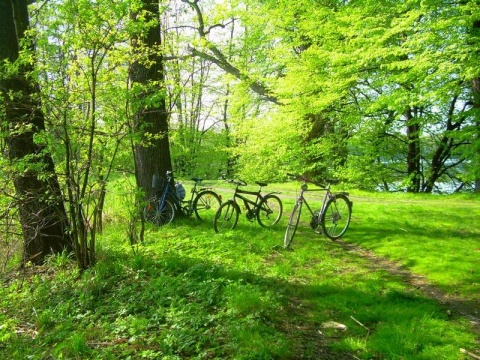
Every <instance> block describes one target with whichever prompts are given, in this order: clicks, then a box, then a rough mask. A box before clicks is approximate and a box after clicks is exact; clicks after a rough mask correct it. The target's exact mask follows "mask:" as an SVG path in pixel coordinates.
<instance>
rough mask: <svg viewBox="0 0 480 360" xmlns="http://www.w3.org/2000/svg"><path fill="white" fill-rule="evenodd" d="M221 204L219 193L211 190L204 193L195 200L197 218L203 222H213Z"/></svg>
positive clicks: (194, 206)
mask: <svg viewBox="0 0 480 360" xmlns="http://www.w3.org/2000/svg"><path fill="white" fill-rule="evenodd" d="M221 204H222V201H221V200H220V196H218V195H217V193H215V192H213V191H210V190H207V191H202V192H200V193H199V194H198V195H197V196H196V197H195V200H193V208H194V210H195V216H196V217H197V219H198V220H201V221H213V219H214V218H215V214H216V213H217V211H218V209H219V208H220V205H221Z"/></svg>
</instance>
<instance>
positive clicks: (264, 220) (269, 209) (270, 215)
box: [257, 195, 283, 227]
mask: <svg viewBox="0 0 480 360" xmlns="http://www.w3.org/2000/svg"><path fill="white" fill-rule="evenodd" d="M282 211H283V206H282V201H281V200H280V198H279V197H278V196H276V195H267V196H265V197H264V198H263V199H262V200H261V201H260V203H259V204H258V208H257V221H258V223H259V224H260V225H261V226H263V227H269V226H273V225H275V224H276V223H278V221H279V220H280V217H281V216H282Z"/></svg>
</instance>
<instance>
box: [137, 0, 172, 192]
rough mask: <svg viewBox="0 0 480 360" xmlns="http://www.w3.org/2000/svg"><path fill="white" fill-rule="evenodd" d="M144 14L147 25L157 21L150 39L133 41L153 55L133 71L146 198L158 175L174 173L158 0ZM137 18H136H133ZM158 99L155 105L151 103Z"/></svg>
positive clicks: (140, 172)
mask: <svg viewBox="0 0 480 360" xmlns="http://www.w3.org/2000/svg"><path fill="white" fill-rule="evenodd" d="M143 10H145V11H146V12H147V15H146V16H147V17H148V18H147V21H149V20H154V21H156V25H155V26H150V27H149V29H148V31H147V34H146V36H144V37H142V38H139V37H134V38H133V39H132V43H133V48H134V49H137V50H138V49H140V46H141V45H140V43H143V44H144V45H145V46H146V48H147V49H148V51H149V55H148V56H146V59H147V61H140V60H137V61H135V62H134V63H133V64H132V65H131V67H130V74H129V75H130V80H131V82H132V86H134V87H135V86H136V85H139V86H140V87H141V88H142V89H143V90H142V92H140V93H138V94H137V97H136V99H135V100H134V108H135V114H134V118H135V119H134V122H135V124H134V128H135V131H137V132H140V133H141V134H142V140H141V142H139V143H137V144H136V146H135V168H136V177H137V185H138V186H139V187H140V188H142V189H143V191H144V192H145V198H146V199H148V198H150V197H151V196H152V195H153V189H152V177H153V175H154V174H158V175H160V176H165V172H166V171H167V170H171V169H172V160H171V156H170V144H169V139H168V113H167V108H166V102H165V96H164V95H162V96H158V94H160V93H163V94H166V91H165V88H164V86H165V81H164V80H165V75H164V66H163V56H162V54H161V53H159V51H160V50H159V48H160V46H161V38H160V14H159V4H158V0H145V1H144V4H143ZM132 15H133V16H136V14H132ZM152 95H156V96H155V98H157V99H156V100H155V101H153V102H152V101H150V100H151V99H153V98H154V97H153V96H152Z"/></svg>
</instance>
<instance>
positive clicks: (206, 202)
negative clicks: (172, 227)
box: [144, 171, 222, 226]
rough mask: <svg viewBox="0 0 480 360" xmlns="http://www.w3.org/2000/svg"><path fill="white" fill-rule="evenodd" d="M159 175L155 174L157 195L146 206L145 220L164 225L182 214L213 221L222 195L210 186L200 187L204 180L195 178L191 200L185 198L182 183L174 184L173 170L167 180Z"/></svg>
mask: <svg viewBox="0 0 480 360" xmlns="http://www.w3.org/2000/svg"><path fill="white" fill-rule="evenodd" d="M162 180H163V179H162V178H160V177H159V176H157V175H154V176H153V179H152V187H153V188H154V189H155V196H154V197H153V198H152V199H150V200H149V201H148V203H147V205H146V206H145V208H144V216H145V220H146V221H148V222H152V223H154V224H155V225H157V226H163V225H166V224H169V223H171V222H172V221H173V219H174V218H175V216H176V215H179V214H182V215H185V216H191V215H192V214H193V213H195V217H196V218H197V219H198V220H201V221H213V218H214V216H215V214H216V212H217V210H218V208H219V207H220V205H221V203H222V201H221V197H220V196H219V195H218V194H217V193H215V192H214V191H213V190H211V188H209V187H203V188H200V189H198V186H199V185H200V183H201V182H202V181H203V179H200V178H193V179H192V180H193V181H194V186H193V188H192V190H191V196H190V199H189V200H184V199H185V195H186V193H185V188H184V187H183V186H182V184H180V183H178V182H177V183H175V186H173V185H172V172H171V171H167V172H166V177H165V182H164V181H162Z"/></svg>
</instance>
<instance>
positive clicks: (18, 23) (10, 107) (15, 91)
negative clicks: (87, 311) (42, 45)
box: [0, 0, 73, 264]
mask: <svg viewBox="0 0 480 360" xmlns="http://www.w3.org/2000/svg"><path fill="white" fill-rule="evenodd" d="M0 18H1V19H2V22H1V25H0V38H1V39H2V41H1V42H0V61H1V62H3V61H5V60H7V61H9V62H14V61H16V60H17V59H18V56H19V42H20V40H21V39H22V38H23V34H24V33H25V30H26V29H27V28H28V10H27V1H26V0H22V1H15V2H14V1H12V0H6V1H1V2H0ZM30 70H31V69H30V68H29V66H25V65H22V66H20V67H19V70H18V71H17V72H16V73H15V74H13V75H9V76H8V77H2V79H1V81H0V94H1V96H2V98H3V106H4V110H5V116H6V120H7V126H8V135H7V138H6V143H7V147H8V156H9V159H10V160H11V161H12V164H13V165H14V166H18V167H19V168H20V169H19V170H20V171H19V172H18V174H15V177H14V178H15V180H14V186H15V190H16V193H17V194H16V197H17V199H18V201H19V203H18V204H19V213H20V222H21V226H22V230H23V237H24V256H23V262H24V263H25V262H27V261H31V262H33V263H36V264H40V263H42V262H43V260H44V258H45V256H46V255H48V254H51V253H60V252H62V251H64V250H67V251H68V252H70V251H72V249H73V246H72V242H71V239H70V238H69V236H68V235H67V228H68V221H67V216H66V212H65V208H64V204H63V201H62V196H61V191H60V186H59V183H58V179H57V177H56V175H55V169H54V164H53V160H52V158H51V156H50V155H49V154H48V153H46V152H45V151H44V149H43V148H42V147H41V146H40V145H38V144H37V143H35V141H34V136H35V134H37V133H40V132H42V131H44V130H45V122H44V117H43V113H42V111H41V109H40V102H39V100H38V93H39V88H38V86H37V85H36V84H35V83H34V82H33V81H32V80H31V79H28V78H27V74H28V72H29V71H30Z"/></svg>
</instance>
